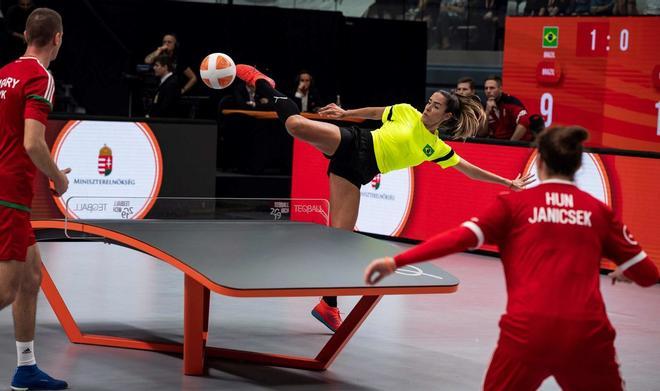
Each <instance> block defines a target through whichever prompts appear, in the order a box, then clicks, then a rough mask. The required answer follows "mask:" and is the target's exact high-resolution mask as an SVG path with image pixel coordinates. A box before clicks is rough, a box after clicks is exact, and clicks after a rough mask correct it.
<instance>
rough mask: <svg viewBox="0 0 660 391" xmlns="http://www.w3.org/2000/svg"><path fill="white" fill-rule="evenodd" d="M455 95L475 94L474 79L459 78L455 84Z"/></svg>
mask: <svg viewBox="0 0 660 391" xmlns="http://www.w3.org/2000/svg"><path fill="white" fill-rule="evenodd" d="M456 94H458V95H463V96H472V95H476V94H477V88H476V86H475V85H474V79H473V78H471V77H461V78H460V79H458V82H456Z"/></svg>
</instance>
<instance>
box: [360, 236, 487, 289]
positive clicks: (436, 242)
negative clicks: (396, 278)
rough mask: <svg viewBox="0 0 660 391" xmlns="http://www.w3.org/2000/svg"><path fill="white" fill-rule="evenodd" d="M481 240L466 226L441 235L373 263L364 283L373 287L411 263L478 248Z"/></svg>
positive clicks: (368, 269) (365, 272)
mask: <svg viewBox="0 0 660 391" xmlns="http://www.w3.org/2000/svg"><path fill="white" fill-rule="evenodd" d="M478 243H479V238H477V236H476V234H475V233H474V232H473V231H472V230H471V229H469V228H467V227H466V226H465V225H463V226H460V227H457V228H454V229H451V230H449V231H445V232H443V233H440V234H438V235H436V236H434V237H433V238H431V239H429V240H428V241H426V242H424V243H422V244H420V245H419V246H415V247H413V248H411V249H409V250H407V251H404V252H402V253H401V254H398V255H396V256H394V258H392V257H385V258H379V259H376V260H374V261H372V262H371V263H370V264H369V266H367V268H366V269H365V271H364V281H365V283H367V284H369V285H373V284H375V283H377V282H378V281H380V280H382V279H383V278H384V277H386V276H388V275H390V274H392V273H394V271H395V270H396V269H397V268H399V267H401V266H405V265H409V264H411V263H418V262H424V261H428V260H431V259H436V258H440V257H444V256H445V255H449V254H453V253H457V252H460V251H465V250H467V249H469V248H472V247H476V246H477V245H478Z"/></svg>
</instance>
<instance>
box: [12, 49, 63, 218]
mask: <svg viewBox="0 0 660 391" xmlns="http://www.w3.org/2000/svg"><path fill="white" fill-rule="evenodd" d="M54 92H55V83H54V80H53V77H52V76H51V74H50V73H49V72H48V71H47V70H46V68H44V66H43V65H41V63H40V62H39V61H38V60H37V59H36V58H34V57H21V58H19V59H18V60H16V61H14V62H12V63H10V64H7V65H6V66H4V67H2V68H1V69H0V201H5V202H9V203H14V204H18V205H21V206H24V207H28V208H29V207H30V206H31V204H32V197H33V194H34V189H33V186H34V176H35V172H36V167H35V166H34V164H33V163H32V160H31V159H30V157H29V156H28V154H27V152H26V151H25V147H24V146H23V139H24V135H25V120H26V119H34V120H37V121H39V122H41V123H43V124H44V125H45V124H46V120H47V118H48V113H49V112H50V111H51V109H52V106H53V105H52V102H53V95H54Z"/></svg>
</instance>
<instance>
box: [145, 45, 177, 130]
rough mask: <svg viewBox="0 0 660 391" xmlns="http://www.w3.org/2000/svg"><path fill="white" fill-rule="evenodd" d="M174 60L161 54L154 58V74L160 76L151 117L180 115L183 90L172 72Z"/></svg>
mask: <svg viewBox="0 0 660 391" xmlns="http://www.w3.org/2000/svg"><path fill="white" fill-rule="evenodd" d="M172 70H173V69H172V60H171V58H170V57H168V56H167V55H160V56H158V57H156V59H155V60H154V74H155V75H156V77H157V78H159V80H160V82H159V83H158V88H157V90H156V95H155V96H154V100H153V103H152V104H151V109H150V110H149V117H151V118H155V117H178V116H179V115H178V112H179V98H180V97H181V91H180V90H179V83H178V81H177V77H176V75H174V72H172Z"/></svg>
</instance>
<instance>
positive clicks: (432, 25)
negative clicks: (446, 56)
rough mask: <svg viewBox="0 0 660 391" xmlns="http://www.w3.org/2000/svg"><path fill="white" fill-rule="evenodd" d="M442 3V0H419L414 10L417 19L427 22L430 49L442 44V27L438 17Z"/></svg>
mask: <svg viewBox="0 0 660 391" xmlns="http://www.w3.org/2000/svg"><path fill="white" fill-rule="evenodd" d="M440 3H441V0H419V2H418V3H417V8H416V9H415V11H414V12H415V15H416V17H415V20H422V21H424V22H426V33H427V38H426V42H427V47H428V48H429V49H437V48H438V47H439V46H440V29H441V28H442V27H441V26H440V23H439V18H438V17H439V16H440Z"/></svg>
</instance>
